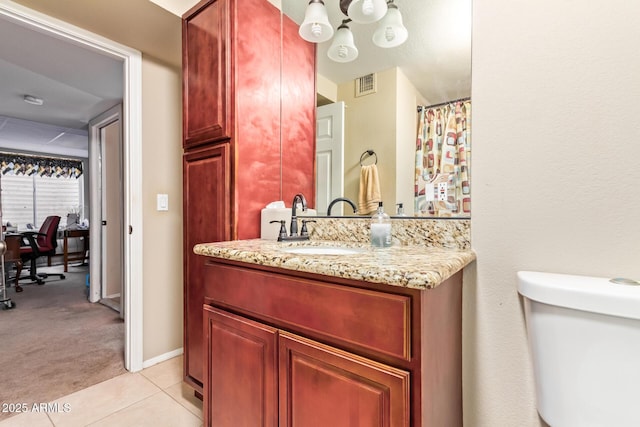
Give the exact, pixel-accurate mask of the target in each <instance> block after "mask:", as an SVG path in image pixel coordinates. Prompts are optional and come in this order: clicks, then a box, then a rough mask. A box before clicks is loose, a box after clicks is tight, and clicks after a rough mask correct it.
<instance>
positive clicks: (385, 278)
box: [193, 239, 476, 290]
mask: <svg viewBox="0 0 640 427" xmlns="http://www.w3.org/2000/svg"><path fill="white" fill-rule="evenodd" d="M294 246H340V247H348V248H360V249H362V252H358V253H356V254H349V255H318V254H314V255H301V254H296V253H288V252H284V251H282V249H283V248H291V247H294ZM193 251H194V252H195V253H196V254H199V255H205V256H210V257H214V258H223V259H227V260H232V261H240V262H246V263H250V264H258V265H264V266H270V267H278V268H283V269H286V270H295V271H302V272H307V273H315V274H322V275H326V276H331V277H341V278H346V279H353V280H362V281H366V282H372V283H382V284H387V285H391V286H402V287H407V288H413V289H423V290H424V289H431V288H435V287H436V286H438V285H439V284H440V283H442V282H443V281H445V280H446V279H448V278H449V277H451V276H452V275H453V274H455V273H457V272H458V271H460V270H462V268H464V267H465V266H466V265H468V264H470V263H471V262H473V261H474V260H475V258H476V256H475V253H474V252H473V251H472V250H470V249H468V250H461V249H445V248H440V247H424V246H400V245H398V246H392V247H390V248H372V247H371V246H370V245H369V244H364V243H352V242H334V241H322V240H309V241H303V242H276V241H273V240H261V239H252V240H234V241H228V242H217V243H202V244H198V245H196V246H195V247H194V249H193Z"/></svg>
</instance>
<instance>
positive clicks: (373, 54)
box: [0, 0, 471, 157]
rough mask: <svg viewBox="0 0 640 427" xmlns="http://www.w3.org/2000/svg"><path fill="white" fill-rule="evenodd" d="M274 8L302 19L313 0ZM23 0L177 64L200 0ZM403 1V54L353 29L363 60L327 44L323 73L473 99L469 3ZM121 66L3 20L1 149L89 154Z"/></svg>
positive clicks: (117, 98)
mask: <svg viewBox="0 0 640 427" xmlns="http://www.w3.org/2000/svg"><path fill="white" fill-rule="evenodd" d="M269 1H271V2H272V3H274V4H276V6H281V7H282V9H283V10H284V11H285V13H286V14H287V15H289V16H290V17H291V18H292V19H293V20H294V21H296V22H298V23H300V22H302V20H303V18H304V11H305V8H306V5H307V3H308V2H307V1H306V0H269ZM18 2H19V3H22V4H24V5H25V6H27V7H33V8H37V9H38V10H41V11H42V12H43V13H47V14H50V15H51V16H55V17H57V18H58V19H62V20H65V21H67V22H70V23H72V24H73V23H74V22H78V21H81V22H85V19H87V18H85V17H86V16H89V17H91V18H92V19H93V20H94V21H95V22H94V21H91V22H92V27H91V30H92V31H96V32H98V33H99V34H102V35H104V36H105V37H108V38H111V39H112V40H115V41H118V42H120V43H123V44H126V45H129V46H131V47H134V48H137V49H139V50H141V51H142V52H143V55H145V54H150V55H151V56H154V57H156V58H159V59H160V60H161V61H163V62H165V63H168V64H170V65H172V66H179V61H180V54H179V52H180V49H179V45H180V40H179V38H180V25H179V22H180V20H179V18H178V17H179V16H181V15H182V14H183V13H184V12H186V11H187V10H189V9H190V8H191V7H192V6H193V5H195V4H196V3H197V2H198V1H197V0H149V1H144V2H139V1H136V2H130V1H129V0H111V1H108V2H99V1H92V2H86V0H66V1H65V2H64V3H58V2H50V0H19V1H18ZM395 3H396V5H397V6H398V8H399V9H400V11H401V13H402V16H403V18H404V24H405V26H406V27H407V28H408V30H409V39H408V40H407V42H405V43H404V44H403V45H401V46H399V47H397V48H392V49H382V48H378V47H376V46H375V45H373V43H372V42H371V41H370V40H371V35H372V34H373V31H374V30H375V27H376V25H375V24H369V25H362V24H356V23H351V24H350V26H351V29H352V31H353V33H354V37H355V42H356V45H357V46H358V49H359V51H360V54H359V57H358V58H357V59H356V60H355V61H353V62H351V63H348V64H339V63H336V62H333V61H331V60H329V59H328V58H327V57H326V50H327V49H328V47H329V45H330V42H325V43H322V44H320V45H319V46H318V71H319V73H321V74H322V75H323V76H324V77H326V78H328V79H330V80H332V81H334V82H335V83H343V82H346V81H349V80H353V79H354V78H357V77H360V76H363V75H366V74H369V73H373V72H378V71H382V70H386V69H389V68H392V67H399V68H400V69H402V70H403V72H404V73H405V75H406V76H407V77H408V78H409V79H410V80H411V81H412V82H413V84H414V85H415V86H416V88H418V90H419V91H420V93H421V94H422V95H423V97H424V98H425V99H426V100H428V101H429V102H430V103H438V102H443V101H447V100H451V99H457V98H461V97H466V96H469V94H470V92H471V0H429V1H428V2H424V1H415V0H396V2H395ZM325 4H326V6H327V10H328V12H329V19H330V21H331V23H332V24H333V26H334V28H336V27H337V26H338V25H339V24H340V22H341V20H342V19H343V18H344V16H343V15H342V12H341V11H340V8H339V0H325ZM107 5H108V6H109V7H107ZM105 8H106V9H105ZM132 8H133V9H135V10H133V12H135V13H131V11H132ZM167 11H168V12H167ZM169 12H170V13H169ZM139 14H144V16H145V17H149V20H147V19H145V25H140V21H136V19H137V18H135V15H138V16H140V15H139ZM132 15H134V16H133V17H132ZM169 16H171V17H172V18H171V17H169ZM101 18H102V19H101ZM130 19H134V21H132V22H136V23H137V26H136V27H137V28H138V30H136V31H137V32H132V30H130V28H131V25H125V27H126V29H122V28H120V26H121V24H122V22H121V21H123V20H130ZM125 24H127V22H125ZM78 25H80V23H79V22H78ZM94 27H95V28H97V30H94ZM140 28H142V29H140ZM127 37H129V38H127ZM122 65H123V64H122V62H121V61H120V60H119V59H114V58H111V57H108V56H105V55H102V54H100V53H98V52H95V51H92V50H90V49H87V48H85V47H82V46H78V45H76V44H72V43H70V42H67V41H63V40H61V39H59V38H54V37H51V36H49V35H47V34H44V33H42V32H39V31H35V30H33V29H31V28H27V27H25V26H24V25H23V24H21V23H16V21H13V20H12V19H10V18H8V17H6V16H5V15H3V14H2V13H0V75H1V76H2V78H1V79H0V148H3V147H4V148H16V149H21V150H25V151H46V152H49V153H54V154H63V155H72V156H81V157H86V153H87V137H86V129H87V123H88V121H89V120H90V119H91V118H93V117H95V116H97V115H98V114H100V113H101V112H103V111H106V110H107V109H109V108H110V107H112V106H113V105H116V104H118V103H120V102H121V100H122V93H123V70H122ZM25 95H33V96H36V97H39V98H42V100H43V105H41V106H36V105H31V104H27V103H25V102H24V99H23V98H24V96H25Z"/></svg>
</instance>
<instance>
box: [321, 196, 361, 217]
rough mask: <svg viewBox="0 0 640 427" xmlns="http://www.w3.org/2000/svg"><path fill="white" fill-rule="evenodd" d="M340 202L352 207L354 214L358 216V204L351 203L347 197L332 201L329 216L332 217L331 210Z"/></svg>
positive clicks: (328, 210) (328, 211)
mask: <svg viewBox="0 0 640 427" xmlns="http://www.w3.org/2000/svg"><path fill="white" fill-rule="evenodd" d="M338 202H345V203H348V204H350V205H351V207H352V208H353V213H354V214H357V213H358V209H357V208H356V204H355V203H353V202H352V201H351V199H348V198H346V197H338V198H336V199H333V200H332V201H331V203H329V207H328V208H327V216H331V208H332V207H333V205H335V204H336V203H338Z"/></svg>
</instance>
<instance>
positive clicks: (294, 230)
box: [289, 193, 307, 237]
mask: <svg viewBox="0 0 640 427" xmlns="http://www.w3.org/2000/svg"><path fill="white" fill-rule="evenodd" d="M298 202H300V203H301V204H302V211H303V212H304V211H306V210H307V199H305V198H304V195H303V194H302V193H298V194H296V195H295V196H293V202H292V204H291V226H290V227H289V237H297V236H298V216H297V215H296V205H297V204H298Z"/></svg>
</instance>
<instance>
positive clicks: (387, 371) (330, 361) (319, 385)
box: [278, 332, 409, 427]
mask: <svg viewBox="0 0 640 427" xmlns="http://www.w3.org/2000/svg"><path fill="white" fill-rule="evenodd" d="M278 343H279V349H280V351H279V361H280V370H279V378H280V387H279V388H280V402H279V403H280V426H282V427H294V426H314V425H317V426H333V427H336V426H370V427H408V426H409V372H407V371H404V370H401V369H396V368H393V367H391V366H388V365H384V364H381V363H377V362H375V361H373V360H370V359H366V358H363V357H359V356H357V355H355V354H352V353H348V352H345V351H341V350H339V349H337V348H333V347H330V346H327V345H323V344H320V343H318V342H314V341H312V340H308V339H304V338H302V337H298V336H295V335H293V334H289V333H286V332H281V334H280V337H279V340H278Z"/></svg>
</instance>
